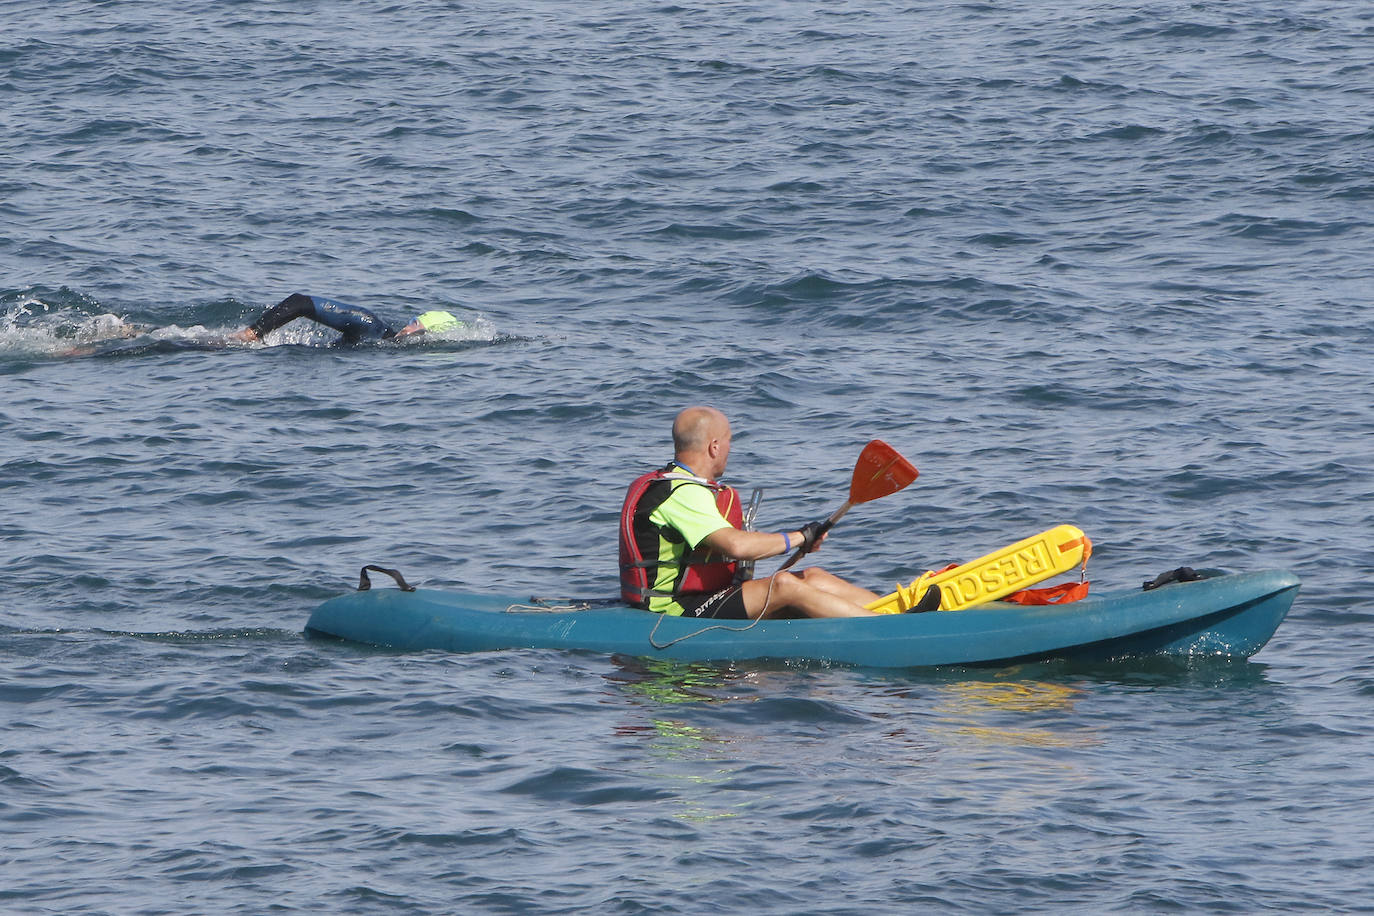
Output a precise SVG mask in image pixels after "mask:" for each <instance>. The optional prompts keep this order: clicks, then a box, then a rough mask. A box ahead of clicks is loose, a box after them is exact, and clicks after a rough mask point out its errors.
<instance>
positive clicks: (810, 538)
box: [801, 522, 824, 553]
mask: <svg viewBox="0 0 1374 916" xmlns="http://www.w3.org/2000/svg"><path fill="white" fill-rule="evenodd" d="M823 527H824V525H822V524H821V523H820V522H807V523H806V524H805V525H802V526H801V536H802V549H803V550H804V551H805V552H806V553H810V552H811V551H813V550H815V549H816V541H817V540H819V539H820V536H821V528H823Z"/></svg>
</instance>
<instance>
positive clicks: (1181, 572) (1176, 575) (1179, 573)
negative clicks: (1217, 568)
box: [1140, 566, 1202, 592]
mask: <svg viewBox="0 0 1374 916" xmlns="http://www.w3.org/2000/svg"><path fill="white" fill-rule="evenodd" d="M1201 578H1202V576H1200V575H1198V571H1197V570H1195V569H1193V567H1191V566H1180V567H1179V568H1178V569H1171V570H1169V571H1168V572H1162V573H1160V574H1159V575H1157V576H1155V577H1154V578H1153V579H1151V580H1150V581H1149V582H1146V583H1145V584H1144V585H1142V586H1140V587H1141V589H1142V590H1144V591H1147V592H1148V591H1149V590H1150V589H1154V588H1159V587H1160V586H1161V585H1168V584H1169V583H1170V582H1196V581H1198V580H1199V579H1201Z"/></svg>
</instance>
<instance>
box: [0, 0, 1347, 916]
mask: <svg viewBox="0 0 1374 916" xmlns="http://www.w3.org/2000/svg"><path fill="white" fill-rule="evenodd" d="M0 24H2V25H3V27H4V28H3V35H4V41H3V42H0V545H3V561H4V562H3V564H0V588H3V594H4V597H5V600H4V603H3V617H0V658H3V664H4V677H3V679H2V680H0V703H3V706H2V707H0V709H2V710H3V715H0V823H3V825H4V830H5V837H6V841H5V843H4V844H3V851H0V901H3V905H4V907H5V908H6V909H10V910H13V911H16V912H26V913H64V914H72V913H148V914H152V913H189V912H222V913H263V912H292V911H301V912H321V911H325V912H338V913H354V912H357V913H376V912H401V913H447V912H492V913H516V912H519V913H526V912H539V913H561V912H623V913H705V912H713V913H714V912H719V911H722V910H726V911H739V910H744V909H748V910H751V911H757V912H787V913H802V912H805V913H836V914H838V913H870V912H875V911H879V912H908V911H921V910H933V911H951V912H978V913H1010V912H1028V911H1032V912H1065V911H1074V912H1093V913H1096V912H1107V911H1116V912H1161V911H1202V912H1255V911H1259V910H1266V909H1273V910H1284V911H1287V910H1299V909H1306V910H1322V911H1332V910H1334V911H1346V912H1352V911H1368V910H1369V909H1370V908H1371V904H1370V901H1371V899H1374V880H1371V878H1370V877H1369V872H1370V866H1371V864H1374V856H1371V852H1370V850H1371V848H1374V844H1372V843H1371V841H1372V840H1374V837H1372V836H1371V830H1370V827H1369V825H1368V819H1367V817H1366V816H1365V811H1366V809H1367V807H1368V801H1369V799H1370V797H1371V795H1374V768H1371V766H1370V765H1369V763H1368V760H1369V759H1370V756H1371V751H1372V750H1374V729H1372V728H1371V726H1370V723H1369V713H1368V707H1369V699H1370V697H1371V696H1374V664H1371V656H1374V636H1371V634H1370V623H1371V621H1374V605H1371V601H1370V599H1369V597H1368V585H1367V582H1368V579H1369V577H1370V571H1371V568H1374V548H1372V547H1371V540H1370V532H1371V529H1372V528H1374V525H1372V524H1371V523H1372V522H1374V514H1372V512H1371V508H1370V507H1371V505H1374V460H1371V457H1370V448H1369V446H1368V441H1369V437H1370V433H1371V430H1372V429H1374V410H1371V407H1370V401H1371V387H1372V386H1371V381H1370V375H1369V366H1370V364H1371V358H1374V319H1371V311H1370V304H1371V290H1374V283H1372V282H1371V276H1372V274H1374V272H1372V271H1371V269H1370V266H1369V265H1370V257H1369V253H1370V251H1371V250H1374V219H1372V218H1371V214H1372V213H1374V208H1372V207H1371V201H1374V128H1372V127H1371V123H1374V120H1372V119H1371V116H1374V55H1371V54H1370V48H1371V43H1372V42H1374V12H1371V11H1369V10H1367V9H1366V8H1364V7H1362V6H1361V5H1359V4H1335V3H1330V2H1316V0H1311V2H1304V0H1298V2H1289V3H1284V4H1279V3H1275V2H1267V0H1266V2H1258V0H1256V2H1250V0H1241V2H1229V3H1219V2H1210V3H1209V2H1193V3H1152V4H1133V5H1113V4H1102V3H1081V2H1079V3H1074V2H1070V3H1062V4H1058V5H1054V6H1052V7H1044V6H1038V7H1037V6H1027V5H1010V6H1006V5H1002V6H999V5H993V4H985V3H976V2H965V3H932V4H910V3H898V2H864V3H846V2H839V3H806V2H797V3H780V2H767V0H764V2H746V3H732V4H714V3H699V4H675V3H631V4H610V3H598V2H584V3H563V2H538V3H534V4H521V5H516V4H505V3H500V2H491V3H453V2H435V0H431V2H412V3H406V4H392V3H376V2H363V3H355V4H345V5H338V4H323V3H314V2H297V3H290V4H287V3H274V2H268V0H247V2H237V3H209V2H191V3H181V4H170V3H164V2H160V0H145V2H140V3H127V2H114V0H108V2H85V3H77V2H72V0H57V2H44V3H37V2H30V0H12V2H9V3H6V4H4V5H3V6H0ZM297 290H300V291H305V292H311V293H316V294H319V295H325V296H330V297H333V298H337V299H341V300H344V301H348V302H356V303H358V304H362V305H366V306H368V307H370V308H373V309H374V310H376V311H377V312H378V313H379V314H382V315H384V316H385V317H386V318H387V319H388V320H391V321H396V322H400V321H404V320H406V319H408V318H409V317H410V316H412V315H414V314H415V313H417V312H419V311H422V310H426V309H430V308H443V309H448V310H450V311H453V312H454V313H455V314H458V315H459V316H460V317H462V318H464V319H465V320H466V321H467V323H468V324H467V327H465V328H464V329H463V330H462V331H461V332H459V333H456V334H453V335H446V336H445V337H444V339H439V340H430V341H426V342H424V343H423V344H421V345H395V344H382V345H376V346H370V347H359V348H354V349H346V350H345V349H338V348H333V347H330V346H328V344H329V343H330V335H329V334H327V333H325V332H322V331H319V330H318V329H309V328H299V327H296V326H294V325H293V326H290V327H288V328H286V329H283V330H282V331H280V332H277V333H276V334H274V335H273V336H271V337H269V338H268V340H267V342H266V344H265V345H240V344H226V342H225V336H226V334H228V333H229V332H232V331H234V330H237V329H238V328H241V327H242V326H244V325H245V324H246V323H247V322H249V321H251V320H252V318H253V317H254V316H256V315H257V314H258V313H259V312H260V311H261V310H262V309H263V308H265V307H267V306H269V305H271V304H273V303H275V302H276V301H278V300H279V299H281V298H282V297H283V296H285V295H287V294H288V293H290V292H293V291H297ZM126 324H131V325H133V326H135V327H134V331H133V332H132V333H133V334H134V336H131V337H122V336H119V335H120V334H122V333H125V331H124V330H123V328H124V326H125V325H126ZM689 403H710V404H715V405H717V406H719V407H721V408H722V409H725V410H726V411H727V412H728V413H729V414H730V416H731V418H732V420H733V422H734V425H735V433H736V439H735V449H734V452H733V455H732V459H731V467H730V476H731V479H732V481H733V482H735V483H737V484H738V485H740V486H743V487H746V488H747V487H752V486H763V487H765V488H766V491H767V492H766V496H765V500H764V503H763V507H762V510H761V514H760V520H761V523H762V524H763V525H764V526H766V527H781V526H782V525H783V524H785V523H786V524H793V523H800V522H802V521H805V520H808V519H810V518H816V517H820V516H824V515H826V514H828V513H829V512H830V511H831V510H833V509H834V508H835V507H836V506H837V505H838V504H839V503H840V502H842V501H843V499H844V496H845V494H846V487H847V483H848V473H849V469H850V468H851V467H852V465H853V461H854V459H855V457H856V456H857V454H858V452H859V450H860V449H861V448H862V446H863V444H864V443H865V442H867V441H868V440H869V439H871V438H875V437H878V438H883V439H885V440H887V441H889V442H890V443H892V444H893V445H895V446H897V447H898V448H899V449H900V450H901V451H902V452H903V453H904V454H906V455H907V456H908V457H909V458H911V459H912V460H913V462H914V463H915V464H916V465H917V466H918V467H919V468H920V470H921V477H920V479H919V480H918V481H917V482H916V484H914V485H913V486H912V487H910V488H908V489H907V490H905V491H903V492H902V493H901V494H897V495H894V496H891V497H889V498H887V499H885V500H882V501H880V502H875V503H872V504H869V505H865V506H862V507H859V508H856V509H855V510H854V511H853V512H851V513H850V514H849V515H848V516H846V518H845V520H844V522H843V523H842V525H841V526H840V527H839V528H837V529H836V531H835V533H834V535H833V536H832V537H831V538H830V540H829V541H827V543H826V545H825V548H824V550H823V551H822V552H821V553H820V554H819V555H818V557H817V560H818V562H822V563H823V564H824V565H825V566H826V567H827V568H829V569H831V570H832V571H835V572H838V573H841V574H843V575H846V576H849V577H851V578H854V579H856V580H859V581H863V582H866V583H868V584H871V585H874V586H875V587H878V586H886V585H888V584H890V583H892V582H895V581H898V580H905V579H907V578H909V577H911V576H912V575H914V574H916V573H918V572H920V571H921V570H923V569H927V568H932V567H938V566H942V565H944V564H946V563H947V562H950V561H952V560H958V559H967V558H969V557H971V556H975V555H977V554H980V553H983V552H986V551H987V550H990V549H992V548H995V547H997V546H1000V545H1002V544H1005V543H1007V542H1009V541H1012V540H1015V539H1018V538H1020V537H1022V536H1024V535H1027V534H1030V533H1032V532H1034V531H1038V530H1040V529H1042V528H1045V527H1048V526H1049V525H1051V524H1055V523H1058V522H1072V523H1074V524H1077V525H1079V526H1080V527H1082V528H1083V529H1084V530H1085V531H1087V532H1088V533H1089V534H1090V535H1091V536H1092V538H1093V540H1094V543H1095V546H1096V552H1095V555H1094V558H1093V560H1092V563H1091V565H1090V567H1089V574H1090V577H1091V578H1092V580H1093V583H1094V588H1108V587H1118V586H1123V585H1134V584H1136V583H1138V582H1139V581H1141V580H1144V579H1147V578H1152V577H1153V576H1154V575H1155V574H1156V573H1158V572H1160V571H1162V570H1165V569H1169V568H1173V567H1175V566H1178V565H1182V564H1187V565H1197V566H1217V567H1222V568H1227V569H1235V570H1241V569H1261V568H1270V567H1279V568H1288V569H1292V570H1294V571H1296V572H1297V573H1299V574H1300V575H1301V576H1302V577H1303V580H1304V587H1303V591H1302V594H1301V595H1300V597H1299V599H1298V602H1297V604H1296V605H1295V607H1294V610H1293V613H1292V614H1291V615H1290V617H1289V619H1288V620H1287V621H1286V622H1285V623H1284V624H1283V625H1282V626H1281V627H1280V629H1279V631H1278V633H1277V635H1276V636H1275V638H1274V640H1273V641H1272V642H1271V643H1270V644H1269V646H1268V647H1266V648H1265V649H1264V650H1263V651H1262V652H1261V653H1260V654H1259V655H1258V656H1256V657H1255V658H1254V659H1252V660H1249V661H1225V660H1194V661H1191V662H1178V661H1166V660H1160V659H1139V660H1135V661H1123V662H1115V663H1111V664H1102V665H1093V666H1085V665H1082V664H1077V665H1071V664H1068V663H1062V662H1049V663H1044V664H1038V665H1027V666H1017V667H1011V668H994V669H967V670H965V669H957V670H937V671H928V670H926V671H923V670H913V671H901V672H886V671H870V670H862V669H844V668H825V667H808V666H785V665H767V664H751V665H737V666H728V665H714V666H711V665H678V664H671V663H666V662H663V661H661V660H654V659H652V658H628V657H626V658H621V657H615V658H607V657H602V656H596V655H586V654H576V653H571V654H569V653H557V652H545V651H527V652H510V653H496V654H488V655H473V656H451V655H446V654H443V653H396V652H387V651H379V650H375V649H369V648H364V647H359V646H350V645H345V644H339V643H331V642H322V641H317V640H312V639H309V638H307V637H306V636H305V635H304V633H303V626H304V622H305V619H306V617H307V616H308V615H309V613H310V611H311V610H312V609H313V608H314V607H315V606H316V605H317V604H318V603H319V602H321V601H322V600H324V599H325V598H327V597H330V596H332V595H335V594H339V593H341V592H343V591H345V590H347V589H349V588H351V587H352V585H353V583H354V582H355V581H356V573H357V569H358V567H360V566H361V565H363V564H364V563H370V562H380V563H383V564H385V565H391V566H397V567H400V568H401V569H402V570H403V571H405V573H406V574H407V576H408V577H409V578H411V579H413V580H417V581H419V582H423V583H425V584H427V585H434V586H442V587H454V588H461V589H466V590H477V591H480V590H486V589H496V588H500V589H501V590H522V589H527V590H528V591H530V592H531V593H533V594H544V593H559V592H573V593H577V594H588V595H599V594H610V593H612V592H613V591H614V588H615V559H614V557H615V519H616V513H617V510H618V507H619V503H620V499H621V496H622V494H623V491H624V487H625V485H626V484H627V482H628V481H629V480H630V479H631V478H633V477H634V476H635V475H636V474H637V473H639V472H640V471H642V470H644V469H646V468H649V467H652V466H654V465H656V464H660V463H662V462H663V461H664V460H665V459H666V458H667V457H668V455H667V452H668V436H667V432H668V426H669V424H670V422H671V418H672V416H673V414H674V413H675V412H676V411H677V409H678V408H680V407H681V406H684V405H686V404H689Z"/></svg>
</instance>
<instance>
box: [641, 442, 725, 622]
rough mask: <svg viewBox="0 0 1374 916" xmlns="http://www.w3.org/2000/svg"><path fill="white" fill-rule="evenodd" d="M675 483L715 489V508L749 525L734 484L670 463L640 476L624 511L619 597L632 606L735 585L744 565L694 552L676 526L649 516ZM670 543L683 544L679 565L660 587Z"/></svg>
mask: <svg viewBox="0 0 1374 916" xmlns="http://www.w3.org/2000/svg"><path fill="white" fill-rule="evenodd" d="M675 486H704V487H707V488H709V489H710V490H712V491H713V492H714V493H715V496H716V508H717V509H719V510H720V514H721V515H723V516H724V517H725V520H726V521H728V522H729V523H730V524H731V525H734V526H735V527H736V528H743V527H744V507H743V506H742V505H740V499H739V493H738V492H737V491H736V490H735V488H734V487H730V486H726V485H725V484H720V483H716V482H715V481H714V480H706V479H705V478H703V477H694V476H692V475H690V474H688V473H686V472H685V471H682V470H680V469H679V468H678V467H677V466H676V465H672V464H670V465H668V466H667V467H666V468H660V469H659V470H657V471H650V472H649V473H647V474H641V475H640V476H639V477H638V478H636V479H635V481H634V483H632V484H630V488H629V489H628V490H626V491H625V504H624V505H623V506H622V507H621V510H620V595H621V598H622V599H623V600H624V601H625V603H626V604H629V605H630V606H631V607H638V608H647V607H648V606H649V599H650V598H651V597H676V596H678V595H690V594H713V593H715V592H718V591H720V590H721V589H723V588H729V587H730V586H731V585H733V584H734V583H735V573H736V571H737V569H738V566H739V564H738V563H737V562H736V561H734V560H731V559H729V558H728V557H725V556H723V555H721V554H717V553H713V552H712V551H711V550H710V549H708V548H705V547H702V548H699V549H696V550H691V549H689V548H688V547H687V544H686V541H685V540H684V539H683V537H682V535H681V534H679V533H678V532H677V531H676V530H675V529H672V528H668V527H661V526H659V525H656V524H654V523H653V522H651V521H650V520H649V516H650V515H651V514H652V513H653V511H654V510H655V509H657V508H658V507H659V506H660V505H662V504H663V502H664V501H665V500H666V499H667V498H668V497H669V496H670V495H672V492H673V489H674V488H675ZM664 541H667V542H668V543H669V544H672V545H681V546H680V549H676V550H673V551H672V552H674V553H679V554H680V555H681V559H680V560H679V568H678V572H677V575H676V576H675V577H674V579H673V586H672V589H671V590H669V591H661V590H660V591H655V590H654V583H655V582H657V580H658V570H659V566H660V563H661V557H662V545H663V542H664Z"/></svg>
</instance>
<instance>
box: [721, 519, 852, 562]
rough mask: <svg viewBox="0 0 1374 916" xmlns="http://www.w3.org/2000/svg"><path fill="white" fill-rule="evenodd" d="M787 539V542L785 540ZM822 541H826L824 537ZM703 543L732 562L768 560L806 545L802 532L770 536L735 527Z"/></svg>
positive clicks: (722, 530) (722, 529) (724, 530)
mask: <svg viewBox="0 0 1374 916" xmlns="http://www.w3.org/2000/svg"><path fill="white" fill-rule="evenodd" d="M784 537H786V540H784ZM821 540H822V541H823V540H825V538H824V537H822V538H821ZM702 543H703V544H705V545H706V546H707V547H710V548H711V549H712V550H714V551H715V552H717V553H723V554H725V555H726V556H727V557H730V558H731V559H732V560H766V559H768V558H769V557H776V556H778V555H779V554H784V553H787V552H788V550H789V547H790V549H792V550H795V549H797V548H798V547H800V546H801V545H802V544H803V543H805V536H804V535H803V533H802V532H800V531H789V532H787V534H786V535H783V534H778V533H774V534H768V533H767V532H763V531H741V530H740V529H738V528H735V527H729V528H721V529H720V530H718V531H712V532H711V533H710V534H708V535H706V537H705V539H703V540H702Z"/></svg>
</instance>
